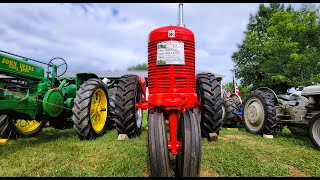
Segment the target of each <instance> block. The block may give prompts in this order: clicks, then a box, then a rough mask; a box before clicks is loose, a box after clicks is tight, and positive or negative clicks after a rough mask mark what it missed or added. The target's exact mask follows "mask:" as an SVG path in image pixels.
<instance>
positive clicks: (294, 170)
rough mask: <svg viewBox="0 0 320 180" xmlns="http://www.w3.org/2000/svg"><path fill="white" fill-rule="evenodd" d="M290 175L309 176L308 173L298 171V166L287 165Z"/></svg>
mask: <svg viewBox="0 0 320 180" xmlns="http://www.w3.org/2000/svg"><path fill="white" fill-rule="evenodd" d="M288 168H289V173H290V176H292V177H309V175H308V174H306V173H304V172H302V171H300V170H299V169H298V168H296V167H294V166H290V165H288Z"/></svg>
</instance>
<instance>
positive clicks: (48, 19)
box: [0, 3, 298, 83]
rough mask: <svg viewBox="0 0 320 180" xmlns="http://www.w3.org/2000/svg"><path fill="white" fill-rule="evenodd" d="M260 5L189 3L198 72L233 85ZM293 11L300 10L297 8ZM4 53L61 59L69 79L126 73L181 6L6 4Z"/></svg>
mask: <svg viewBox="0 0 320 180" xmlns="http://www.w3.org/2000/svg"><path fill="white" fill-rule="evenodd" d="M258 6H259V4H255V3H241V4H236V3H226V4H220V3H211V4H205V3H199V4H189V3H184V23H185V24H186V27H187V28H189V29H191V30H192V31H193V32H194V34H195V39H196V69H197V70H198V71H209V72H213V73H218V74H223V75H225V76H226V78H225V79H224V80H223V83H226V82H230V81H231V80H232V73H231V71H230V70H231V69H232V68H233V66H234V63H233V62H232V60H231V55H232V53H233V52H234V51H236V50H237V43H241V42H242V40H243V38H244V34H243V32H244V31H245V30H246V25H247V23H248V20H249V14H250V13H256V11H257V9H258ZM294 7H298V5H297V4H294ZM0 17H1V18H0V36H1V39H0V49H1V50H5V51H9V52H12V53H16V54H19V55H22V56H27V57H29V58H34V59H37V60H41V61H44V62H48V61H49V60H50V59H52V58H53V57H57V56H59V57H62V58H64V59H65V60H66V61H67V62H68V74H74V73H77V72H94V73H99V74H101V73H103V74H106V73H107V72H108V71H115V70H126V69H127V68H128V67H129V66H133V65H136V64H139V63H147V40H148V35H149V33H150V32H151V31H152V30H153V29H155V28H158V27H161V26H167V25H177V24H178V3H163V4H158V3H150V4H143V3H132V4H130V3H119V4H117V3H111V4H104V3H103V4H102V3H101V4H100V3H99V4H87V3H83V4H76V3H72V4H64V3H63V4H53V3H42V4H32V3H28V4H14V3H10V4H1V5H0Z"/></svg>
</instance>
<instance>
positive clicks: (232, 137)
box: [219, 134, 248, 141]
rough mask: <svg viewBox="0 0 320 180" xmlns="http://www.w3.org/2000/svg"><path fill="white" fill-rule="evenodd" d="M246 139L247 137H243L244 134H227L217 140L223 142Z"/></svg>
mask: <svg viewBox="0 0 320 180" xmlns="http://www.w3.org/2000/svg"><path fill="white" fill-rule="evenodd" d="M247 137H248V135H245V134H241V135H239V134H238V135H231V134H228V135H224V136H220V137H219V139H222V140H224V141H228V140H233V139H236V140H240V139H246V138H247Z"/></svg>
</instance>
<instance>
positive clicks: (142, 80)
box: [138, 76, 147, 102]
mask: <svg viewBox="0 0 320 180" xmlns="http://www.w3.org/2000/svg"><path fill="white" fill-rule="evenodd" d="M138 83H139V85H140V87H141V90H142V94H143V97H142V99H141V101H142V102H146V97H147V95H146V87H147V83H146V79H145V78H144V77H142V76H139V79H138Z"/></svg>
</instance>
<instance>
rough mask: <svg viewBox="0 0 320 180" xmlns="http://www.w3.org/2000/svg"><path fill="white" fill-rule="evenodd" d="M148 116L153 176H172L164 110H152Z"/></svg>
mask: <svg viewBox="0 0 320 180" xmlns="http://www.w3.org/2000/svg"><path fill="white" fill-rule="evenodd" d="M148 116H149V117H148V146H149V167H150V172H151V177H169V176H171V170H170V165H169V150H168V139H167V133H166V126H165V119H164V115H163V113H162V112H154V113H151V112H150V113H149V115H148Z"/></svg>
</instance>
